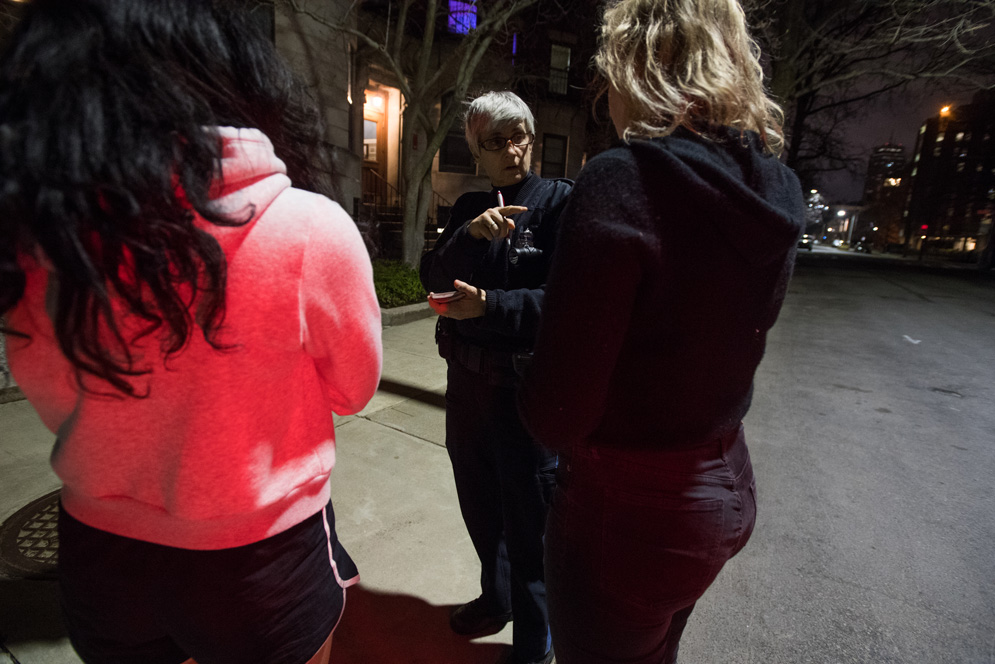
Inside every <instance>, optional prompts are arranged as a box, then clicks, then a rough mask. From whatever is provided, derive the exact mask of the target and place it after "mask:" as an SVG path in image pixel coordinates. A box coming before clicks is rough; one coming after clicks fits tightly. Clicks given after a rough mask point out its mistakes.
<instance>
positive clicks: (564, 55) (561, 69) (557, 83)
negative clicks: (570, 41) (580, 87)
mask: <svg viewBox="0 0 995 664" xmlns="http://www.w3.org/2000/svg"><path fill="white" fill-rule="evenodd" d="M569 80H570V47H569V46H560V45H559V44H553V46H552V49H551V50H550V54H549V91H550V92H553V93H556V94H558V95H565V94H566V93H567V83H568V82H569Z"/></svg>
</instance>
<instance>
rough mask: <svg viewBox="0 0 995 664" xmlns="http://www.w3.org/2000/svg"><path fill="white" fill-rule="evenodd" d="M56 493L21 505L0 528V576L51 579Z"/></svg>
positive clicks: (54, 558) (55, 551)
mask: <svg viewBox="0 0 995 664" xmlns="http://www.w3.org/2000/svg"><path fill="white" fill-rule="evenodd" d="M58 526H59V492H58V491H53V492H52V493H49V494H46V495H44V496H42V497H41V498H38V499H37V500H35V501H33V502H31V503H29V504H28V505H25V506H24V507H22V508H21V509H19V510H18V511H17V512H15V513H14V514H12V515H11V516H10V518H9V519H7V520H6V521H4V522H3V525H0V574H4V575H5V576H12V577H17V578H39V577H52V576H55V565H56V562H57V561H58V558H59V530H58Z"/></svg>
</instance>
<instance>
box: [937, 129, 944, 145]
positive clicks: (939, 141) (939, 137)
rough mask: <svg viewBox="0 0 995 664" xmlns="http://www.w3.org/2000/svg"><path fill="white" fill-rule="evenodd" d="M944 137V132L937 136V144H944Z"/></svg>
mask: <svg viewBox="0 0 995 664" xmlns="http://www.w3.org/2000/svg"><path fill="white" fill-rule="evenodd" d="M943 136H944V133H943V132H942V131H941V132H940V133H939V134H937V135H936V142H937V143H942V142H943Z"/></svg>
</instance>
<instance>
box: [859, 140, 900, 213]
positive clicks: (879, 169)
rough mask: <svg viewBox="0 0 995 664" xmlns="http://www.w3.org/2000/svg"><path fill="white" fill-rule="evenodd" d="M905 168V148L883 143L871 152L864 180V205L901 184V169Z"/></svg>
mask: <svg viewBox="0 0 995 664" xmlns="http://www.w3.org/2000/svg"><path fill="white" fill-rule="evenodd" d="M904 167H905V148H904V147H902V146H901V145H893V144H891V143H885V144H884V145H879V146H878V147H876V148H874V150H872V151H871V158H870V159H869V160H868V163H867V178H866V179H865V180H864V199H863V203H864V205H869V204H871V203H873V202H874V201H875V199H877V198H878V197H880V196H881V195H882V193H886V192H887V190H888V189H889V188H891V187H897V186H898V185H899V184H900V183H901V177H902V169H903V168H904Z"/></svg>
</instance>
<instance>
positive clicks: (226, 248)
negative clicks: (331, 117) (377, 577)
mask: <svg viewBox="0 0 995 664" xmlns="http://www.w3.org/2000/svg"><path fill="white" fill-rule="evenodd" d="M237 4H238V3H235V2H227V1H222V0H214V1H209V0H140V1H138V0H35V2H32V3H31V5H30V6H29V7H28V9H27V11H26V14H25V17H24V18H23V20H22V22H21V23H20V24H19V26H18V28H17V29H16V31H15V34H14V35H13V37H12V40H11V42H10V45H9V47H8V50H7V52H6V53H5V54H4V56H3V58H2V61H0V315H5V316H6V319H7V323H6V327H5V330H4V331H5V333H6V334H7V342H8V355H9V361H10V367H11V370H12V372H13V375H14V377H15V379H16V380H17V382H18V384H19V386H20V387H21V389H22V390H23V392H24V395H25V396H26V397H27V399H28V400H29V401H30V402H31V404H32V405H33V406H34V407H35V408H36V409H37V411H38V413H39V415H40V416H41V418H42V420H43V421H44V423H45V424H46V426H48V428H49V429H51V430H52V431H53V432H55V433H56V434H57V436H58V440H57V442H56V445H55V449H54V451H53V454H52V465H53V468H54V470H55V472H56V473H57V474H58V475H59V477H60V478H61V480H62V482H63V488H62V505H61V513H60V521H59V538H60V550H59V575H60V587H61V591H62V596H63V608H64V614H65V619H66V624H67V627H68V630H69V634H70V638H71V640H72V643H73V646H74V647H75V648H76V650H77V652H78V653H79V654H80V656H81V657H82V658H83V660H84V661H86V662H134V663H135V664H150V663H159V662H161V663H163V664H180V663H181V662H184V661H186V660H188V659H195V660H196V661H197V662H200V664H210V663H212V662H218V663H226V662H231V663H235V662H238V663H244V662H267V663H272V662H287V663H293V662H298V663H301V664H303V663H304V662H324V661H327V658H328V649H329V646H330V643H331V634H332V631H333V629H334V627H335V625H336V624H337V621H338V619H339V617H340V614H341V610H342V607H343V606H344V602H345V590H344V589H345V587H346V586H347V585H350V584H351V583H354V582H355V581H356V580H358V576H357V574H356V570H355V567H354V565H353V564H352V561H351V560H350V559H349V557H348V554H346V552H345V550H344V549H343V548H342V546H341V545H340V544H339V543H338V541H337V538H336V536H335V522H334V515H333V513H332V506H331V503H330V502H329V486H328V478H329V473H330V471H331V468H332V466H333V465H334V461H335V435H334V430H333V424H332V417H331V411H334V412H336V413H340V414H347V413H352V412H356V411H358V410H359V409H361V408H362V407H363V405H365V403H366V402H367V401H368V400H369V399H370V397H371V396H372V395H373V393H374V391H375V389H376V385H377V382H378V380H379V374H380V366H381V345H380V314H379V307H378V305H377V301H376V296H375V293H374V290H373V283H372V269H371V266H370V262H369V258H368V256H367V254H366V251H365V249H364V246H363V242H362V239H361V238H360V234H359V232H358V231H357V229H356V227H355V225H354V224H353V223H352V220H351V219H350V218H349V217H348V215H346V213H345V212H344V211H343V210H342V208H341V207H339V205H338V204H337V203H335V202H333V201H332V200H330V199H329V198H327V197H325V196H323V195H322V193H323V192H325V191H326V189H327V187H326V186H325V185H324V184H323V181H324V178H325V174H324V173H323V172H322V171H323V170H324V165H323V164H321V160H320V159H318V158H317V155H316V154H315V148H316V146H318V145H320V141H319V136H318V131H317V128H318V117H319V116H318V113H317V110H316V108H315V107H314V106H313V104H312V103H311V102H310V100H309V99H308V98H307V96H306V94H305V93H304V90H303V88H302V87H301V86H300V85H299V84H298V83H297V82H296V81H295V79H294V77H293V76H292V75H291V73H290V72H289V70H288V68H287V67H286V65H285V64H284V63H283V62H282V61H281V60H280V58H279V57H278V55H277V54H276V52H275V50H274V48H273V46H272V44H271V43H270V42H269V41H268V40H267V39H266V38H265V37H264V36H263V35H262V34H260V33H259V32H258V31H257V30H256V29H254V27H253V26H252V25H251V23H250V22H249V21H248V17H247V16H246V15H245V13H244V11H243V10H242V9H241V8H239V7H238V6H237ZM292 182H293V184H294V185H296V187H298V188H295V186H292V184H291V183H292Z"/></svg>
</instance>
